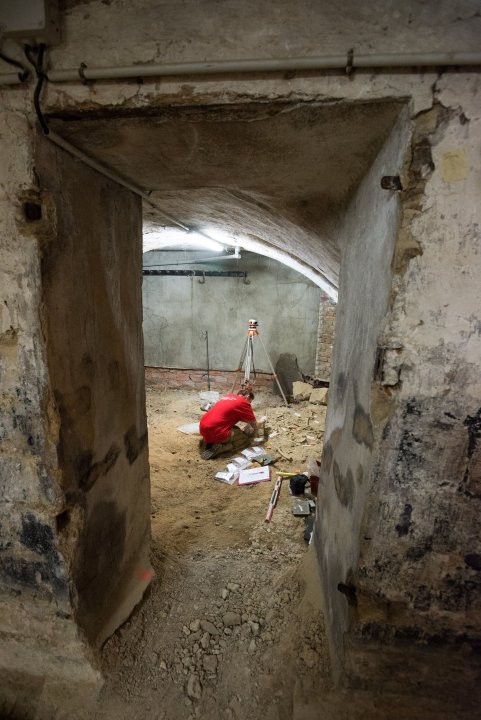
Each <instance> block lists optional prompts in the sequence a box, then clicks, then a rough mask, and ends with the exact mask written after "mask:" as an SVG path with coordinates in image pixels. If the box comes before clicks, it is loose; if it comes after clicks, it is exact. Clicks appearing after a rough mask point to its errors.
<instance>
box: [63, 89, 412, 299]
mask: <svg viewBox="0 0 481 720" xmlns="http://www.w3.org/2000/svg"><path fill="white" fill-rule="evenodd" d="M400 108H401V104H400V103H399V102H394V101H392V102H389V101H385V102H370V103H366V102H362V103H361V102H359V103H352V102H351V103H343V102H336V103H312V102H311V103H296V104H292V103H282V104H278V103H271V104H246V105H238V106H232V105H225V106H202V107H176V108H167V109H159V108H155V109H149V110H148V111H146V113H145V114H142V115H139V112H138V111H136V113H135V115H126V114H125V112H123V113H117V114H116V113H115V112H110V113H109V114H108V115H106V114H105V111H104V114H103V115H102V116H98V117H96V116H93V115H92V114H90V115H89V114H87V115H78V116H74V117H73V116H72V115H69V116H68V117H62V116H58V115H57V116H53V117H52V119H51V127H52V128H53V129H55V130H56V131H57V132H58V133H59V134H61V135H62V136H63V137H64V138H66V139H68V140H69V141H70V142H71V143H73V144H74V145H76V146H77V147H78V148H80V149H81V150H83V151H84V152H85V153H86V154H88V155H89V156H90V157H93V158H95V159H96V160H98V161H100V162H101V163H103V164H105V165H107V166H109V167H110V168H111V169H114V170H115V171H116V172H117V173H119V174H120V175H121V176H123V177H125V178H127V179H129V180H130V181H132V182H133V183H134V184H136V185H138V186H140V187H141V188H143V189H144V190H146V191H149V192H151V197H152V198H153V199H155V201H156V202H157V203H158V205H160V206H161V207H162V209H164V210H165V211H166V212H167V213H169V214H170V215H173V216H175V217H176V218H177V219H179V220H180V221H181V222H182V223H184V224H186V225H188V226H191V227H194V228H205V227H207V226H208V227H214V228H215V227H218V228H220V229H221V230H223V231H224V232H227V233H230V234H232V235H234V236H236V237H238V238H240V243H241V244H244V245H245V246H247V245H248V243H249V241H250V242H251V249H252V248H253V247H254V246H255V245H256V244H257V245H258V246H259V244H260V245H261V246H264V247H266V248H267V250H270V251H271V253H275V252H280V253H281V254H282V255H283V256H284V257H285V258H288V259H289V258H290V259H291V260H292V261H293V262H294V263H295V264H296V265H297V266H298V267H297V269H301V270H302V268H303V267H304V268H307V269H309V271H310V273H309V274H311V275H312V274H313V275H315V276H318V278H319V279H320V281H322V282H320V283H319V284H321V286H322V284H324V283H326V284H327V285H330V286H331V287H337V283H338V273H339V260H340V252H339V248H338V246H337V242H336V228H337V225H338V221H339V217H340V214H341V213H342V209H343V208H344V207H345V205H346V203H347V202H348V200H349V197H350V196H351V195H352V193H353V191H354V190H355V188H356V187H357V185H358V184H359V182H360V181H361V179H362V178H363V176H364V174H365V173H366V171H367V170H368V168H369V167H370V165H371V164H372V162H373V160H374V159H375V157H376V155H377V153H378V152H379V150H380V149H381V147H382V145H383V143H384V141H385V139H386V137H387V136H388V134H389V132H390V130H391V128H392V126H393V124H394V122H395V120H396V117H397V115H398V113H399V111H400ZM144 210H145V212H144V215H145V222H146V224H147V225H148V227H149V229H150V230H152V228H153V227H155V226H156V225H163V226H165V225H167V226H168V225H170V223H169V222H168V221H166V220H165V218H164V217H163V216H162V214H161V212H159V210H158V209H155V208H154V207H152V206H151V205H150V204H148V203H145V204H144ZM242 239H244V241H242ZM268 254H269V253H268Z"/></svg>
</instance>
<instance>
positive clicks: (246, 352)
mask: <svg viewBox="0 0 481 720" xmlns="http://www.w3.org/2000/svg"><path fill="white" fill-rule="evenodd" d="M257 326H258V322H257V320H249V329H248V331H247V337H246V341H245V343H244V347H243V348H242V352H241V356H240V359H239V365H238V367H237V370H236V376H235V380H234V384H233V385H232V391H231V392H234V388H235V386H236V384H237V380H238V378H239V373H240V372H242V366H243V365H244V382H243V384H244V385H245V384H246V383H248V382H249V381H250V376H251V371H252V372H253V373H254V377H255V372H256V370H255V367H254V338H256V337H257V338H259V340H260V343H261V345H262V349H263V350H264V353H265V356H266V358H267V362H268V363H269V367H270V368H271V370H272V377H273V378H274V380H275V381H276V383H277V387H278V388H279V391H280V393H281V395H282V398H283V400H284V402H285V404H286V405H287V406H289V404H288V402H287V399H286V396H285V395H284V391H283V389H282V387H281V384H280V382H279V378H278V377H277V375H276V371H275V370H274V366H273V365H272V362H271V359H270V357H269V355H268V353H267V350H266V346H265V345H264V343H263V341H262V338H261V336H260V333H259V330H258V329H257Z"/></svg>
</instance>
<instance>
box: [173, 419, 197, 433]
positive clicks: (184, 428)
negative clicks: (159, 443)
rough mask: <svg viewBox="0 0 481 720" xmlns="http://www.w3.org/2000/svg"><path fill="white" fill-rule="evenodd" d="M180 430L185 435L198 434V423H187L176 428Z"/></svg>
mask: <svg viewBox="0 0 481 720" xmlns="http://www.w3.org/2000/svg"><path fill="white" fill-rule="evenodd" d="M177 430H180V432H182V433H185V434H186V435H199V423H198V422H197V423H188V424H187V425H181V426H180V427H178V428H177Z"/></svg>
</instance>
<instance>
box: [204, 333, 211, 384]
mask: <svg viewBox="0 0 481 720" xmlns="http://www.w3.org/2000/svg"><path fill="white" fill-rule="evenodd" d="M204 337H205V346H206V354H207V390H210V365H209V333H208V332H207V330H204Z"/></svg>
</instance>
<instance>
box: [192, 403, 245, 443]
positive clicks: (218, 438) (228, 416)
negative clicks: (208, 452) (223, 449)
mask: <svg viewBox="0 0 481 720" xmlns="http://www.w3.org/2000/svg"><path fill="white" fill-rule="evenodd" d="M239 421H243V422H255V421H256V416H255V415H254V413H253V412H252V408H251V404H250V402H249V401H248V400H246V399H245V397H243V396H242V395H226V396H225V397H223V398H221V399H220V400H218V401H217V402H216V404H215V405H214V407H212V408H211V409H210V410H208V411H207V412H206V414H205V415H203V416H202V417H201V419H200V424H199V429H200V434H201V435H202V437H203V438H204V440H205V442H206V443H223V442H225V441H226V440H227V439H228V438H229V435H230V432H231V430H232V428H233V427H234V425H235V424H236V422H239Z"/></svg>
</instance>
